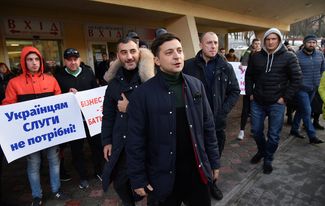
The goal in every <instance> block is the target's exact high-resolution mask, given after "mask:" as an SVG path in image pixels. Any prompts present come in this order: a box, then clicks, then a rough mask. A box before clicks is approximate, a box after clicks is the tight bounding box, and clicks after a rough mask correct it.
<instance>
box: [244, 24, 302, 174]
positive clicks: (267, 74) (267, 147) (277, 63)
mask: <svg viewBox="0 0 325 206" xmlns="http://www.w3.org/2000/svg"><path fill="white" fill-rule="evenodd" d="M281 42H282V35H281V32H280V31H279V30H278V29H276V28H271V29H269V30H268V31H266V32H265V34H264V37H263V41H262V43H263V47H262V50H261V51H259V52H257V53H255V54H254V55H252V56H251V57H250V60H249V62H248V67H247V71H246V76H245V87H246V95H249V96H250V100H251V120H252V132H253V136H254V139H255V142H256V144H257V149H258V151H257V153H256V154H255V155H254V156H253V158H252V159H251V163H252V164H257V163H258V162H260V161H261V160H262V159H263V158H264V164H263V172H264V174H270V173H271V172H272V170H273V167H272V161H273V155H274V153H275V151H276V150H277V148H278V143H279V139H280V132H281V130H282V126H283V119H284V111H285V104H286V102H287V101H288V100H290V99H292V98H293V96H294V94H295V92H296V91H297V90H298V89H299V87H300V85H301V69H300V66H299V64H298V60H297V57H296V55H295V54H294V53H293V52H289V51H288V50H287V49H286V47H285V46H284V45H283V44H282V43H281ZM266 117H268V123H269V125H268V132H267V140H266V139H265V135H264V120H265V118H266Z"/></svg>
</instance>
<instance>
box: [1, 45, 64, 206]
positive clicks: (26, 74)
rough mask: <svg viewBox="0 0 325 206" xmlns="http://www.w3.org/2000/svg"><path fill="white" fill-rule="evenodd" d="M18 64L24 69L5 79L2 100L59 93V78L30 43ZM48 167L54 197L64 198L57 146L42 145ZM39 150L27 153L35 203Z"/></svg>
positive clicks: (37, 198)
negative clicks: (18, 73)
mask: <svg viewBox="0 0 325 206" xmlns="http://www.w3.org/2000/svg"><path fill="white" fill-rule="evenodd" d="M20 64H21V68H22V71H23V73H22V74H21V75H19V76H17V77H15V78H13V79H11V80H10V81H9V83H8V86H7V89H6V95H5V96H6V97H5V99H4V100H3V101H2V104H4V105H5V104H12V103H16V102H22V101H28V100H32V99H37V98H41V97H47V96H52V95H57V94H61V90H60V87H59V84H58V82H57V81H56V80H55V78H54V77H52V76H50V75H48V74H46V73H44V60H43V57H42V55H41V54H40V52H39V51H38V50H37V49H36V48H35V47H31V46H27V47H24V48H23V50H22V52H21V57H20ZM44 151H45V152H46V153H47V159H48V162H49V168H50V182H51V190H52V192H53V197H54V198H55V199H59V200H66V199H67V196H66V195H64V194H63V193H62V192H61V191H60V186H61V185H60V159H59V147H58V146H54V147H50V148H47V149H44ZM40 163H41V151H38V152H35V153H33V154H30V155H28V156H27V175H28V180H29V183H30V187H31V190H32V196H33V203H32V206H34V205H42V188H41V184H40Z"/></svg>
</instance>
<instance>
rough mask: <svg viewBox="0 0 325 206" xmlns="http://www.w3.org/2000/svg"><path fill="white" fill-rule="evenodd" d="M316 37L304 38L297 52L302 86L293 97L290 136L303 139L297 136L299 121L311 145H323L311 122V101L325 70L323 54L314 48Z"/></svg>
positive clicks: (299, 135) (308, 36) (311, 35)
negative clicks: (294, 111)
mask: <svg viewBox="0 0 325 206" xmlns="http://www.w3.org/2000/svg"><path fill="white" fill-rule="evenodd" d="M316 45H317V37H316V36H315V35H313V34H310V35H307V36H306V37H305V38H304V45H303V49H302V50H299V51H298V52H297V57H298V60H299V64H300V67H301V70H302V86H301V87H300V88H299V91H298V92H297V93H296V95H295V101H296V102H297V111H296V113H295V116H294V118H293V123H292V127H291V131H290V134H291V135H293V136H295V137H298V138H304V136H302V135H301V134H299V131H298V130H299V126H300V121H301V119H302V120H303V122H304V125H305V127H306V132H307V135H308V138H309V142H310V143H311V144H319V143H323V141H322V140H320V139H318V138H317V137H316V131H315V128H314V126H313V124H312V122H311V118H310V116H311V101H312V99H313V98H314V96H315V93H316V91H317V89H318V86H319V82H320V78H321V76H322V73H323V71H324V70H325V60H324V56H323V54H322V53H321V52H320V51H318V50H317V49H315V48H316Z"/></svg>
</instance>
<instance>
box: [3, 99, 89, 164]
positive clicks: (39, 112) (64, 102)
mask: <svg viewBox="0 0 325 206" xmlns="http://www.w3.org/2000/svg"><path fill="white" fill-rule="evenodd" d="M0 125H1V134H0V144H1V147H2V149H3V152H4V154H5V156H6V158H7V161H8V162H12V161H14V160H16V159H18V158H20V157H23V156H26V155H28V154H31V153H34V152H36V151H39V150H42V149H45V148H48V147H52V146H54V145H58V144H61V143H64V142H69V141H72V140H75V139H81V138H84V137H86V134H85V129H84V125H83V120H82V116H81V112H80V109H79V107H78V103H77V101H76V98H75V97H74V95H73V94H72V93H67V94H61V95H56V96H51V97H45V98H39V99H35V100H30V101H26V102H20V103H15V104H10V105H3V106H0Z"/></svg>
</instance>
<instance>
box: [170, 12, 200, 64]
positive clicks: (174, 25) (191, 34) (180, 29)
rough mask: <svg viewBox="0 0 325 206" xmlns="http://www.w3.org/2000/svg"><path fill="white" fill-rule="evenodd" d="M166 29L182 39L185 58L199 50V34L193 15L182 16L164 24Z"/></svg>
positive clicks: (190, 56) (192, 55)
mask: <svg viewBox="0 0 325 206" xmlns="http://www.w3.org/2000/svg"><path fill="white" fill-rule="evenodd" d="M166 29H167V30H168V31H169V32H171V33H174V34H176V35H177V36H178V37H179V38H180V39H181V41H182V46H183V49H184V54H185V59H189V58H192V57H194V56H195V55H196V53H197V52H198V51H199V50H200V47H199V36H198V31H197V27H196V23H195V18H194V17H193V16H182V17H180V18H178V19H176V20H174V21H171V22H168V23H167V24H166Z"/></svg>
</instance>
